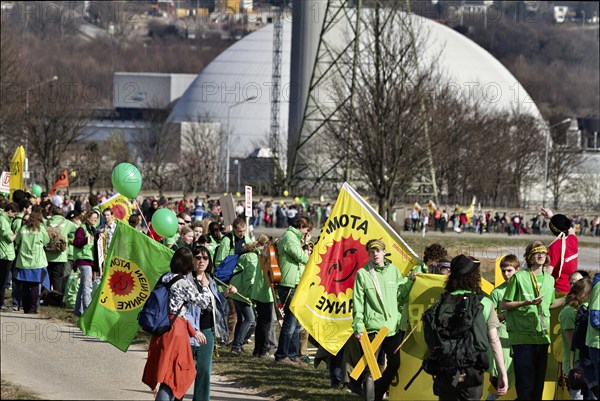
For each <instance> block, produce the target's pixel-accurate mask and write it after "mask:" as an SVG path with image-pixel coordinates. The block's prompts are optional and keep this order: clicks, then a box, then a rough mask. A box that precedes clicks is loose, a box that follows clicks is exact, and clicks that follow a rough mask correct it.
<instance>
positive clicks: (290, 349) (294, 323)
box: [275, 286, 302, 361]
mask: <svg viewBox="0 0 600 401" xmlns="http://www.w3.org/2000/svg"><path fill="white" fill-rule="evenodd" d="M294 292H296V289H295V288H289V287H282V286H279V287H278V288H277V295H278V296H279V300H280V301H281V302H284V307H283V311H284V313H285V316H284V318H283V325H282V326H281V332H280V333H279V344H278V346H277V352H275V360H276V361H279V360H281V359H284V358H285V357H289V358H290V359H291V360H296V358H298V353H299V351H300V329H301V328H302V326H301V325H300V322H298V319H296V316H294V314H293V313H292V311H291V310H290V303H291V302H292V298H293V297H294Z"/></svg>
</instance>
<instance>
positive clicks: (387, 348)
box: [363, 333, 401, 401]
mask: <svg viewBox="0 0 600 401" xmlns="http://www.w3.org/2000/svg"><path fill="white" fill-rule="evenodd" d="M375 335H376V333H372V334H369V339H370V340H371V341H373V339H374V338H375ZM400 343H401V334H400V333H396V334H394V335H393V336H390V337H386V338H385V339H384V340H383V342H382V343H381V346H380V347H379V349H378V350H377V351H376V352H375V354H376V359H377V361H378V362H379V361H380V360H381V353H383V354H385V357H386V359H387V366H386V368H385V370H384V371H383V372H382V374H381V378H380V379H379V380H377V381H375V383H374V398H373V399H374V400H375V401H380V400H382V399H383V395H384V394H385V393H386V392H387V391H388V390H389V388H390V384H391V383H392V380H394V377H396V374H397V373H398V368H400V352H397V353H396V352H394V351H396V349H397V348H398V347H399V346H400ZM372 380H373V379H372V377H371V372H370V371H369V368H368V367H367V368H366V369H365V377H364V381H365V382H369V381H372ZM365 384H367V383H365ZM369 387H370V386H368V385H364V386H363V389H365V390H367V389H368V388H369ZM366 392H368V391H366ZM366 392H365V399H371V397H370V394H366Z"/></svg>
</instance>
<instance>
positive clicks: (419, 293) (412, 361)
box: [390, 274, 568, 400]
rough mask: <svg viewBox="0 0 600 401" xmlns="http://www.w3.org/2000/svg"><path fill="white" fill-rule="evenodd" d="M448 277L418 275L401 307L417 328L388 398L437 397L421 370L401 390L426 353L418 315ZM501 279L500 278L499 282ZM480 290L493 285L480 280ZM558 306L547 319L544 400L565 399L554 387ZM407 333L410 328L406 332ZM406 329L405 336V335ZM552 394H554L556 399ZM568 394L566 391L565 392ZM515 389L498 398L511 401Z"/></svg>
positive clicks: (405, 348) (429, 378)
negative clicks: (409, 383)
mask: <svg viewBox="0 0 600 401" xmlns="http://www.w3.org/2000/svg"><path fill="white" fill-rule="evenodd" d="M446 278H447V276H444V275H435V274H418V275H417V277H416V279H415V282H414V283H413V286H412V288H411V291H410V294H409V307H408V310H404V313H408V314H409V322H410V323H411V327H415V326H416V329H415V330H414V331H413V333H412V335H411V336H410V337H409V338H408V339H407V340H406V343H405V344H404V345H403V346H402V348H401V350H400V351H401V354H400V360H401V361H402V363H401V364H400V369H399V370H398V377H399V378H400V380H399V381H398V382H397V383H396V384H394V383H393V384H392V386H390V400H437V399H438V397H437V396H435V395H434V394H433V378H432V376H430V375H429V374H427V373H425V371H422V372H421V373H420V374H419V376H417V378H416V379H415V381H414V382H413V383H412V384H411V386H410V387H409V388H408V389H407V390H404V387H405V386H406V384H407V383H408V381H409V380H410V379H411V378H412V377H413V376H414V375H415V373H417V371H418V370H419V368H420V367H421V365H422V363H423V359H424V358H425V356H426V354H427V344H426V343H425V338H424V337H423V329H422V327H423V324H422V322H421V316H422V315H423V313H424V312H425V311H426V310H427V309H428V308H429V307H430V306H431V305H433V303H434V302H435V301H437V299H438V298H439V297H440V295H441V294H442V292H443V291H444V286H445V283H446ZM502 282H503V281H501V283H502ZM481 287H482V290H483V291H484V292H486V293H487V294H489V291H488V290H489V289H493V288H494V287H493V285H492V284H491V283H489V282H488V281H486V280H485V279H482V285H481ZM559 312H560V308H557V309H552V310H551V319H550V327H551V329H550V338H551V341H552V346H551V347H548V366H547V368H546V383H545V385H544V394H543V399H544V400H552V399H564V398H562V397H563V396H564V393H563V391H564V389H561V388H559V387H558V386H557V379H558V375H559V365H558V362H557V359H559V358H560V355H558V352H557V350H558V349H562V343H561V337H560V325H559V324H558V314H559ZM408 332H410V331H408ZM408 332H407V335H408ZM488 383H489V381H488V375H487V374H486V377H485V379H484V386H483V389H484V391H483V395H482V399H486V397H487V390H488ZM555 394H556V397H557V398H555ZM567 395H568V394H567ZM515 397H516V392H515V389H514V387H512V388H510V389H509V392H508V394H506V395H505V396H503V397H500V398H498V399H500V400H514V399H515Z"/></svg>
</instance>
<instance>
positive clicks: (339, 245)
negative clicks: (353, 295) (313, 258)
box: [317, 235, 369, 296]
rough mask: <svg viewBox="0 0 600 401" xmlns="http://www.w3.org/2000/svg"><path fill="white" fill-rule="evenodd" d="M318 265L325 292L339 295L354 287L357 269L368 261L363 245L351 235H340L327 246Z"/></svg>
mask: <svg viewBox="0 0 600 401" xmlns="http://www.w3.org/2000/svg"><path fill="white" fill-rule="evenodd" d="M321 256H322V258H323V260H322V261H321V263H319V264H318V265H317V266H319V269H320V271H319V273H318V274H319V277H320V278H321V285H322V286H323V287H325V292H327V293H329V294H333V295H335V296H339V294H340V293H345V292H346V291H347V290H348V289H349V288H353V287H354V278H355V277H356V272H357V271H358V269H360V268H361V267H363V266H364V265H365V264H366V263H367V262H368V261H369V254H368V253H367V251H366V249H365V246H364V245H363V244H362V243H361V242H360V241H359V240H357V239H354V237H353V236H352V235H350V236H349V237H342V238H341V239H340V240H339V241H334V242H333V244H332V245H331V246H328V247H327V250H326V251H325V253H324V254H322V255H321Z"/></svg>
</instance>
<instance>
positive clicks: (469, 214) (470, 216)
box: [465, 197, 475, 223]
mask: <svg viewBox="0 0 600 401" xmlns="http://www.w3.org/2000/svg"><path fill="white" fill-rule="evenodd" d="M474 214H475V197H473V201H471V206H469V208H468V209H467V210H466V211H465V215H466V216H467V221H468V222H469V223H471V222H472V221H473V215H474Z"/></svg>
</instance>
